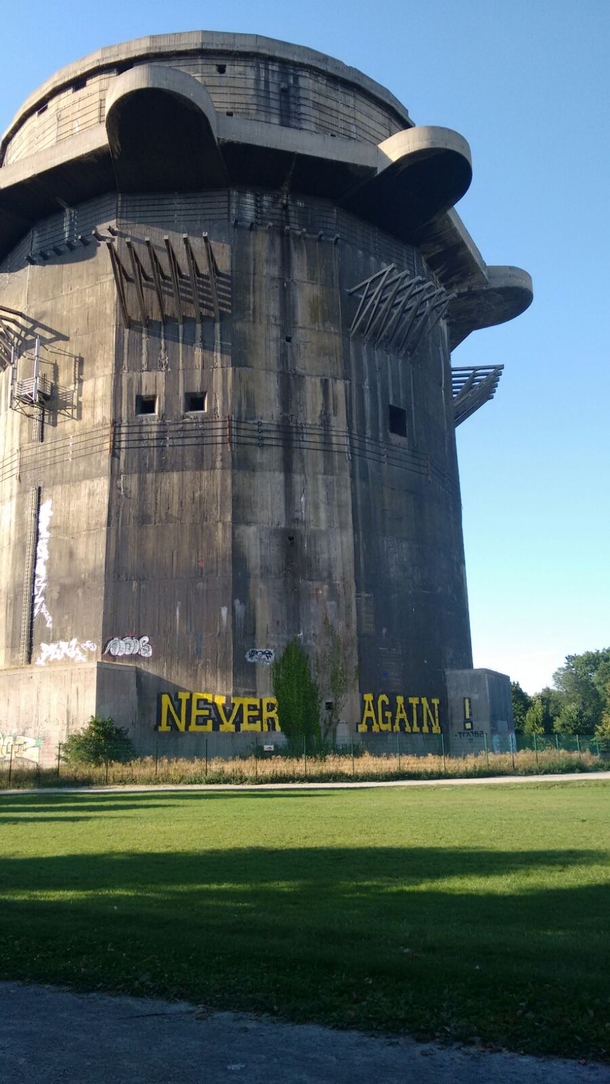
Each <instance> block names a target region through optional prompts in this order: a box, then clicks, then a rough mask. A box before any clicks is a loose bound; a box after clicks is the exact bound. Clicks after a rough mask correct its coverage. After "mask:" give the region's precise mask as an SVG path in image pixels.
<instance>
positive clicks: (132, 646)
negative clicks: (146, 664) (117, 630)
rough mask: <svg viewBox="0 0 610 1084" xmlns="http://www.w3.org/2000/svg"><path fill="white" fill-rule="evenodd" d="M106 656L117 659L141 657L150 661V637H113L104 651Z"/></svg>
mask: <svg viewBox="0 0 610 1084" xmlns="http://www.w3.org/2000/svg"><path fill="white" fill-rule="evenodd" d="M103 654H104V655H112V657H113V658H117V657H119V656H120V655H141V656H142V658H143V659H150V657H151V655H152V646H151V644H150V641H149V638H148V636H113V638H112V640H109V641H108V643H107V644H106V647H105V648H104V651H103Z"/></svg>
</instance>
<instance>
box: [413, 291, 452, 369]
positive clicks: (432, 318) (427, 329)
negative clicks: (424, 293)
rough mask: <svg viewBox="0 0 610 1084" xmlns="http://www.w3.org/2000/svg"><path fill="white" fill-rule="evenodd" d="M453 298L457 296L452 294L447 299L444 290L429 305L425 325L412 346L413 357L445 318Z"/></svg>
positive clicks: (423, 324)
mask: <svg viewBox="0 0 610 1084" xmlns="http://www.w3.org/2000/svg"><path fill="white" fill-rule="evenodd" d="M453 297H455V294H451V297H447V295H446V294H445V291H444V290H443V291H442V292H441V296H440V297H437V298H436V300H434V298H432V300H431V302H430V303H429V305H428V308H427V311H426V315H425V319H424V320H423V323H422V325H421V330H420V332H419V335H417V336H416V337H415V339H414V340H412V342H411V344H410V347H409V353H410V354H411V355H413V354H415V353H416V352H417V350H418V349H419V347H420V346H421V344H422V342H423V341H424V339H426V338H427V337H428V335H430V334H431V332H432V331H433V329H434V328H435V327H436V325H437V324H438V322H439V320H440V319H441V317H442V316H443V313H445V312H446V311H447V308H448V306H449V302H450V300H451V298H453Z"/></svg>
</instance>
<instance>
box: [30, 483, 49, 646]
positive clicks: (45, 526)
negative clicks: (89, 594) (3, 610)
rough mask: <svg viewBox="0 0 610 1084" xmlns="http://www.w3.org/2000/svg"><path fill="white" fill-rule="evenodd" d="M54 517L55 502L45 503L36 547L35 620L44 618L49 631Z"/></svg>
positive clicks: (39, 514) (40, 510)
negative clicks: (50, 540) (48, 575)
mask: <svg viewBox="0 0 610 1084" xmlns="http://www.w3.org/2000/svg"><path fill="white" fill-rule="evenodd" d="M52 515H53V501H51V500H48V501H45V502H44V504H41V506H40V509H39V511H38V543H37V545H36V567H35V569H34V618H36V617H38V614H42V616H43V617H44V623H45V625H46V626H47V628H48V629H51V628H53V618H52V617H51V614H50V613H49V611H48V610H47V604H46V600H45V594H46V590H47V585H48V580H47V561H48V560H49V539H50V537H51V532H50V530H49V523H50V522H51V516H52Z"/></svg>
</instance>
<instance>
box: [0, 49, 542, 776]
mask: <svg viewBox="0 0 610 1084" xmlns="http://www.w3.org/2000/svg"><path fill="white" fill-rule="evenodd" d="M1 156H2V157H1V164H0V261H1V262H0V365H1V366H2V370H3V371H2V373H1V374H0V448H1V454H2V462H1V476H0V509H1V516H2V521H1V523H2V526H1V536H0V544H1V546H2V563H1V568H0V615H1V623H0V688H1V698H2V702H3V703H4V704H5V705H6V708H5V716H4V719H3V721H2V726H1V729H2V730H3V731H4V732H5V733H7V734H12V735H13V736H14V741H15V742H16V743H17V745H18V751H17V752H16V756H21V757H23V758H24V759H28V758H29V759H30V760H35V759H39V760H40V762H41V763H45V762H47V761H48V760H50V759H51V757H52V756H54V755H55V749H56V746H57V742H58V741H61V740H63V738H64V737H65V735H66V734H67V733H69V732H71V731H73V730H74V729H78V728H80V727H81V726H82V725H83V724H84V723H85V722H86V721H87V719H88V718H89V716H90V715H91V714H95V713H101V714H104V715H106V714H110V715H112V716H113V717H114V719H115V720H116V721H117V722H118V723H120V724H121V725H123V726H126V727H128V728H129V729H130V731H131V734H132V736H133V738H134V741H135V743H136V746H137V747H138V749H139V751H141V752H143V753H146V752H150V751H151V750H152V749H153V748H154V745H155V743H158V742H160V741H163V742H164V743H165V744H164V747H163V751H164V752H171V753H173V754H186V755H194V754H196V753H197V752H198V751H200V749H201V735H202V734H206V735H210V738H211V740H212V742H213V743H215V748H218V749H219V750H221V751H222V748H223V743H224V747H226V748H228V746H229V745H232V746H233V747H234V746H235V745H236V744H239V743H240V742H241V743H242V744H243V743H247V742H251V741H252V738H253V736H254V735H255V734H256V733H264V732H269V731H273V730H275V729H276V727H277V723H278V720H277V711H276V705H275V702H274V700H273V690H272V683H271V670H270V665H269V664H270V662H271V661H272V660H273V659H274V657H277V656H278V655H279V654H280V653H281V651H282V650H283V648H284V647H285V645H286V644H287V643H288V642H289V641H290V640H292V639H293V638H295V637H296V638H298V639H299V641H300V642H301V643H302V644H303V646H304V647H305V649H306V650H307V651H308V653H309V654H310V656H311V657H312V658H314V657H315V656H316V654H318V655H320V654H322V655H323V654H324V652H325V650H326V646H325V645H326V644H327V641H328V637H329V634H330V635H331V636H332V635H338V636H339V637H340V640H341V644H342V650H343V652H344V659H345V664H346V670H347V673H348V689H347V699H346V701H345V705H344V707H343V715H342V717H343V719H344V720H345V723H344V726H343V730H344V733H346V734H347V733H349V731H350V730H351V731H352V732H353V733H354V734H355V733H356V732H359V733H360V734H361V735H364V733H365V732H366V733H368V734H374V735H375V738H376V739H377V738H378V739H379V740H380V741H381V740H382V739H383V735H384V733H386V734H387V733H389V732H390V731H391V732H392V733H396V732H407V733H411V734H412V735H415V736H417V735H418V734H420V733H424V734H425V733H426V732H428V733H431V732H436V733H438V732H440V731H441V730H442V731H444V732H448V731H449V730H450V729H451V727H452V728H453V730H454V731H456V728H457V729H459V725H460V719H459V716H460V711H461V708H460V707H459V704H458V706H457V707H456V706H455V704H457V701H456V700H455V697H454V698H453V700H451V695H449V696H448V682H449V694H451V689H452V680H453V679H451V678H450V677H449V678H448V677H447V675H448V673H449V674H451V673H454V672H456V671H457V672H459V674H460V675H461V677H460V682H461V684H460V685H459V695H460V696H461V695H462V693H464V696H463V699H464V701H465V700H466V697H467V694H468V695H469V690H471V689H474V687H475V685H476V680H475V678H476V674H477V672H476V671H475V672H473V671H472V669H471V668H472V656H471V647H470V631H469V620H468V605H467V595H466V581H465V572H464V555H463V543H462V527H461V506H460V492H459V480H458V469H457V459H456V445H455V429H456V426H457V425H458V424H460V423H461V422H462V421H463V420H465V419H466V418H468V417H469V415H470V414H472V413H473V411H475V410H476V409H478V408H479V407H480V406H481V405H483V404H484V403H485V402H486V401H487V400H489V399H490V398H491V397H492V396H493V395H494V392H495V390H496V387H497V384H498V380H499V377H500V370H501V366H494V365H493V364H490V365H488V366H477V367H472V368H457V369H453V370H452V369H451V363H450V358H451V350H452V349H453V348H454V347H455V346H456V345H457V344H458V343H460V342H461V341H462V340H463V339H465V337H466V336H467V335H469V334H470V333H471V332H472V331H475V330H477V329H478V328H482V327H488V326H490V325H493V324H498V323H501V322H503V321H505V320H508V319H511V318H512V317H514V316H517V315H518V314H519V313H521V312H522V311H523V310H524V309H525V308H527V306H528V305H529V303H530V301H531V297H532V293H531V281H530V278H529V276H528V275H527V274H526V273H525V272H524V271H521V270H519V269H518V268H514V267H492V266H488V265H487V264H485V263H484V261H483V259H482V257H481V255H480V254H479V252H478V250H477V248H476V246H475V245H474V243H473V241H472V239H471V238H470V236H469V235H468V233H467V231H466V229H465V227H464V225H463V224H462V222H461V220H460V218H459V217H458V215H457V214H456V212H455V210H454V209H453V208H454V205H455V204H456V203H457V201H458V200H459V199H460V198H461V196H463V195H464V193H465V192H466V190H467V188H468V186H469V184H470V181H471V175H472V170H471V161H470V153H469V148H468V145H467V143H466V142H465V140H464V139H463V138H462V137H461V136H459V135H457V134H456V133H455V132H452V131H449V130H448V129H445V128H436V127H417V126H414V124H413V123H412V121H411V120H410V118H409V115H408V113H407V111H406V109H405V108H404V107H403V106H402V105H401V104H400V103H399V102H398V101H397V100H396V99H395V98H394V97H393V96H392V95H391V94H390V93H389V92H388V91H387V90H385V89H384V88H383V87H381V86H379V85H378V84H377V83H375V82H373V81H372V80H371V79H369V78H367V77H366V76H365V75H363V74H361V73H360V72H359V71H356V70H355V69H353V68H349V67H346V66H345V65H344V64H342V63H340V62H339V61H336V60H333V59H331V58H329V57H327V56H325V55H323V54H320V53H317V52H314V51H312V50H310V49H306V48H301V47H297V46H293V45H288V44H286V43H284V42H279V41H274V40H271V39H268V38H261V37H255V36H247V35H238V34H221V33H208V32H197V33H185V34H174V35H167V36H159V37H150V38H143V39H139V40H137V41H132V42H128V43H127V44H124V45H119V46H115V47H112V48H105V49H101V50H100V51H98V52H96V53H94V54H92V55H91V56H89V57H87V58H85V59H84V60H81V61H79V62H78V63H76V64H73V65H71V66H70V67H67V68H64V69H62V70H61V71H59V72H58V73H57V74H56V75H54V76H53V77H52V78H51V79H50V80H48V81H47V82H46V83H45V84H44V85H43V86H42V87H41V88H40V89H39V90H38V91H36V92H35V93H34V94H33V95H32V96H31V97H30V98H29V99H28V100H27V101H26V103H25V104H24V106H23V108H22V109H21V110H20V112H19V113H18V115H17V116H16V118H15V119H14V121H13V123H12V124H11V126H10V128H9V130H8V131H7V132H6V134H5V136H4V139H3V142H2V147H1ZM469 673H470V674H472V675H473V678H472V682H474V684H472V682H471V684H469V680H468V674H469ZM458 700H459V696H458ZM450 701H451V703H452V705H453V706H452V708H451V712H452V715H451V717H450V707H449V705H450ZM469 702H470V701H469ZM507 710H509V709H507ZM475 722H476V720H475ZM509 725H510V723H509V722H507V726H509ZM414 740H416V738H414Z"/></svg>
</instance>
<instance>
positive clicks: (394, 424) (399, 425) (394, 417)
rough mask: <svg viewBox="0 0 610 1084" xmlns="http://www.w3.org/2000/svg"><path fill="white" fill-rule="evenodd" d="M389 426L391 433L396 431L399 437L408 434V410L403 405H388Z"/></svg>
mask: <svg viewBox="0 0 610 1084" xmlns="http://www.w3.org/2000/svg"><path fill="white" fill-rule="evenodd" d="M388 428H389V430H390V433H396V434H397V436H399V437H406V435H407V412H406V410H404V409H403V408H402V407H399V406H392V404H390V406H389V407H388Z"/></svg>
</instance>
